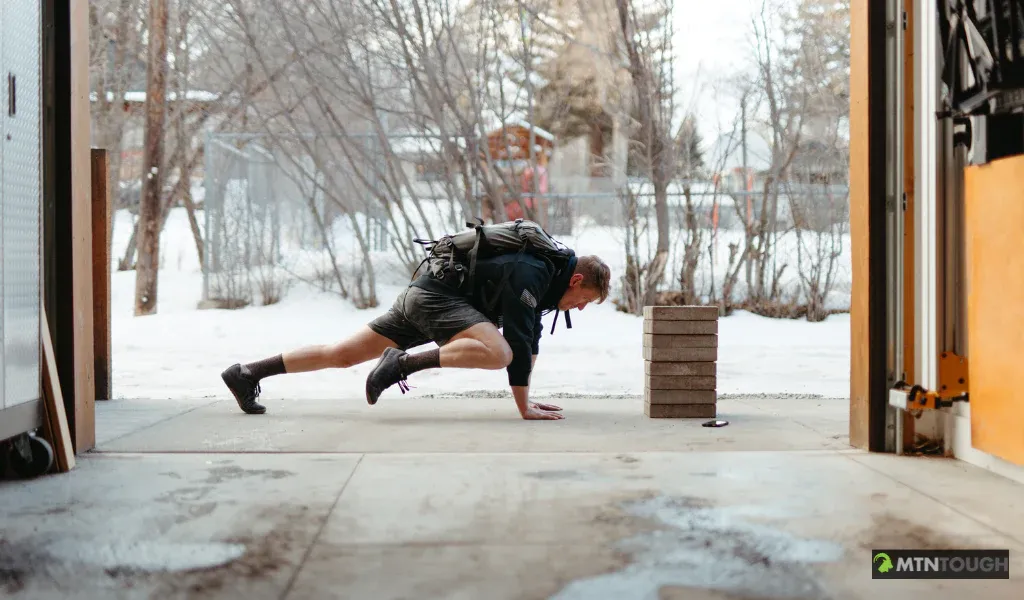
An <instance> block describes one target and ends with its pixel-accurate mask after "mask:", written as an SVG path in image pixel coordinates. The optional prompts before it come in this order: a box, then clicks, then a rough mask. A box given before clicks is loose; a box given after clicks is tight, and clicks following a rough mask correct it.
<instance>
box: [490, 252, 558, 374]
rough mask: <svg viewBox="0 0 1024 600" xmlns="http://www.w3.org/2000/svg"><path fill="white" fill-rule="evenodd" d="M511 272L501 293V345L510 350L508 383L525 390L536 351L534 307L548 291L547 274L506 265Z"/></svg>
mask: <svg viewBox="0 0 1024 600" xmlns="http://www.w3.org/2000/svg"><path fill="white" fill-rule="evenodd" d="M506 268H512V269H514V271H513V272H512V274H511V276H510V277H509V279H508V283H507V285H506V286H505V289H504V290H502V292H501V293H502V302H501V305H502V328H503V330H504V331H503V335H504V336H505V341H506V342H508V345H509V347H510V348H512V362H511V363H510V364H509V365H508V367H507V369H506V370H507V371H508V383H509V385H511V386H527V385H529V382H530V371H531V369H532V363H533V351H534V349H535V348H536V347H537V344H538V341H539V340H538V338H539V337H540V336H539V333H540V329H541V326H540V325H539V321H540V311H539V310H538V309H537V305H538V303H539V301H540V298H543V297H544V292H545V291H546V290H547V287H548V283H549V282H548V273H547V272H546V271H545V270H543V269H542V268H540V267H537V266H534V265H529V264H519V265H517V266H512V265H509V266H508V267H506Z"/></svg>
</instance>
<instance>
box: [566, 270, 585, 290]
mask: <svg viewBox="0 0 1024 600" xmlns="http://www.w3.org/2000/svg"><path fill="white" fill-rule="evenodd" d="M581 283H583V274H582V273H574V274H573V276H572V277H570V278H569V287H575V286H577V285H580V284H581Z"/></svg>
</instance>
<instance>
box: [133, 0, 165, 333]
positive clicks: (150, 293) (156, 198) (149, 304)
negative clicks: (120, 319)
mask: <svg viewBox="0 0 1024 600" xmlns="http://www.w3.org/2000/svg"><path fill="white" fill-rule="evenodd" d="M149 6H150V12H149V67H148V77H147V79H148V81H147V83H146V134H145V135H146V141H145V159H144V161H143V165H144V173H145V175H144V176H143V184H142V201H141V203H140V205H139V227H140V234H139V263H138V265H137V268H136V270H135V315H136V316H139V315H148V314H153V313H155V312H156V306H157V276H158V273H159V269H160V220H161V219H160V218H161V214H160V212H161V211H160V208H161V202H160V199H161V193H160V192H161V187H162V186H161V182H162V181H163V179H164V169H163V168H162V167H163V149H164V139H163V137H164V118H165V111H166V107H165V105H164V97H165V91H166V86H167V84H166V77H167V2H166V0H150V5H149Z"/></svg>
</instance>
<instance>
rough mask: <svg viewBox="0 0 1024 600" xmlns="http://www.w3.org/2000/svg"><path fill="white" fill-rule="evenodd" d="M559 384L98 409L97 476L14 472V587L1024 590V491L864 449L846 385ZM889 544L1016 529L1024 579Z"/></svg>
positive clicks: (9, 539)
mask: <svg viewBox="0 0 1024 600" xmlns="http://www.w3.org/2000/svg"><path fill="white" fill-rule="evenodd" d="M552 401H553V402H555V403H558V404H560V405H561V406H563V407H564V408H565V412H566V415H567V418H566V419H565V420H563V421H553V422H524V421H521V420H518V418H517V415H516V414H515V413H514V407H513V404H512V401H511V399H509V398H504V397H502V398H486V397H484V398H482V397H478V396H477V397H474V396H471V395H467V396H465V397H457V398H452V397H448V398H424V397H423V396H422V395H420V396H418V397H416V396H414V397H389V396H388V395H385V397H384V398H383V399H382V401H381V403H380V404H378V405H377V406H376V407H368V406H366V405H365V403H364V402H361V401H360V400H357V399H350V400H348V401H338V400H324V401H272V402H270V403H269V412H268V413H267V414H266V415H262V416H248V415H243V414H241V413H239V412H238V410H237V407H236V406H235V404H234V402H233V401H224V400H219V401H208V400H204V401H115V402H109V403H102V404H99V405H98V406H97V430H98V438H99V441H98V449H97V451H96V452H93V453H89V454H87V455H85V456H82V457H80V460H79V466H78V468H77V469H76V470H75V471H73V472H71V473H69V474H65V475H58V476H49V477H46V478H42V479H38V480H35V481H31V482H0V596H2V597H5V598H17V599H21V598H89V599H92V598H97V599H113V598H239V599H241V598H246V599H262V598H289V599H321V598H346V599H347V598H357V599H362V598H367V599H373V600H378V599H392V598H395V599H397V598H416V599H421V598H458V599H467V600H468V599H473V600H476V599H487V600H491V599H503V598H510V599H511V598H515V599H524V598H526V599H532V598H556V599H560V600H561V599H574V600H575V599H580V600H592V599H604V598H608V599H615V600H620V599H634V598H635V599H638V600H639V599H651V600H662V599H683V598H685V599H687V600H691V599H696V600H700V599H733V600H735V599H740V598H814V599H817V598H822V599H835V600H840V599H853V598H871V599H874V598H901V599H902V598H929V599H945V598H950V599H954V598H955V599H959V598H966V597H969V595H970V596H975V597H978V598H986V599H1002V598H1006V599H1010V598H1014V599H1019V598H1021V597H1024V552H1022V551H1024V517H1021V515H1022V514H1024V486H1021V485H1020V484H1017V483H1014V482H1012V481H1009V480H1005V479H1001V478H999V477H998V476H996V475H993V474H991V473H988V472H986V471H982V470H980V469H977V468H975V467H972V466H970V465H966V464H964V463H961V462H956V461H952V460H947V459H941V458H925V457H895V456H883V455H869V454H866V453H863V452H859V451H854V450H851V449H850V448H849V446H848V443H847V438H846V422H847V417H846V415H847V402H846V401H845V400H841V399H839V400H837V399H817V398H806V397H805V398H799V397H793V398H778V397H776V398H772V397H764V398H723V399H722V400H720V401H719V411H720V418H725V419H727V420H729V421H730V425H729V426H728V427H724V428H720V429H711V428H702V427H700V423H701V422H702V421H703V420H702V419H694V420H652V419H648V418H646V417H645V416H644V415H643V404H642V400H641V399H638V398H559V399H554V400H552ZM873 548H1000V549H1006V548H1008V549H1010V552H1011V555H1010V556H1011V574H1012V577H1013V579H1011V580H1009V581H948V580H947V581H941V580H932V581H924V580H904V581H877V580H872V579H871V575H870V572H871V549H873Z"/></svg>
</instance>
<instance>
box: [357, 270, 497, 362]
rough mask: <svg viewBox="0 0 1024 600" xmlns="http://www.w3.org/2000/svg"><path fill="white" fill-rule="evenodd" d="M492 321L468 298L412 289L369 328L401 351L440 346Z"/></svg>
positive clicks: (400, 295) (401, 296)
mask: <svg viewBox="0 0 1024 600" xmlns="http://www.w3.org/2000/svg"><path fill="white" fill-rule="evenodd" d="M490 322H491V320H490V319H488V318H487V317H485V316H484V314H483V313H481V312H480V311H479V310H477V309H476V308H474V307H473V306H472V305H471V304H470V303H469V302H468V301H467V300H466V299H465V298H458V297H453V296H446V295H444V294H438V293H436V292H431V291H428V290H424V289H422V288H419V287H416V286H409V287H408V288H406V289H405V290H404V291H402V293H401V294H399V295H398V298H396V299H395V303H394V305H393V306H392V307H391V309H390V310H388V312H386V313H384V314H383V315H381V316H379V317H377V318H376V319H374V320H373V321H370V323H369V326H370V329H372V330H373V331H375V332H377V333H379V334H380V335H382V336H384V337H386V338H388V339H390V340H391V341H393V342H395V344H396V345H397V346H398V347H399V348H400V349H402V350H408V349H409V348H414V347H416V346H422V345H423V344H428V343H430V342H435V343H436V344H437V345H438V346H443V345H445V344H447V343H448V341H449V340H451V339H452V338H453V337H455V336H456V335H458V334H459V333H462V332H463V331H465V330H466V329H469V328H470V327H472V326H473V325H476V324H478V323H490Z"/></svg>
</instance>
